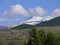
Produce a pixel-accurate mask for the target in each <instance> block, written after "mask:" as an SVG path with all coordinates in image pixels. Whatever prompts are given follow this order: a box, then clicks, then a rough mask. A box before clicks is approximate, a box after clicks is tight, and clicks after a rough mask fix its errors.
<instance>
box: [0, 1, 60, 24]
mask: <svg viewBox="0 0 60 45" xmlns="http://www.w3.org/2000/svg"><path fill="white" fill-rule="evenodd" d="M31 16H40V17H42V18H45V19H46V17H47V19H48V18H49V19H50V18H52V17H56V16H60V0H0V25H11V24H16V23H20V22H22V21H25V20H26V19H28V18H29V17H31Z"/></svg>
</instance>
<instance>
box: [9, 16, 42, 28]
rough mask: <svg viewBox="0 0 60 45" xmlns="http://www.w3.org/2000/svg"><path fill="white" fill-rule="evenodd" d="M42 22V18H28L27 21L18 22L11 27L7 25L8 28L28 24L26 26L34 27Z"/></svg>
mask: <svg viewBox="0 0 60 45" xmlns="http://www.w3.org/2000/svg"><path fill="white" fill-rule="evenodd" d="M41 21H42V18H41V17H39V16H34V17H30V18H28V19H27V20H25V21H23V22H20V23H18V24H13V25H9V27H10V28H12V27H15V26H18V25H21V24H28V25H36V24H39V23H40V22H41Z"/></svg>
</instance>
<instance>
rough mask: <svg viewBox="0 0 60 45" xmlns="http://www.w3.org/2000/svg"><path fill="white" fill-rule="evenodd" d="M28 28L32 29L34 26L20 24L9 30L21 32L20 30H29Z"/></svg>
mask: <svg viewBox="0 0 60 45" xmlns="http://www.w3.org/2000/svg"><path fill="white" fill-rule="evenodd" d="M29 28H34V26H32V25H28V24H21V25H18V26H15V27H13V28H11V29H15V30H21V29H29Z"/></svg>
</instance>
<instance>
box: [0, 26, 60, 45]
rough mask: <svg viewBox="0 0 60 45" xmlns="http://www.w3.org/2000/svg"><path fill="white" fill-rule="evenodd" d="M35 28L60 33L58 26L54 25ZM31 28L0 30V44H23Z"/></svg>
mask: <svg viewBox="0 0 60 45" xmlns="http://www.w3.org/2000/svg"><path fill="white" fill-rule="evenodd" d="M36 28H37V30H45V31H46V32H50V31H51V32H52V31H53V32H55V33H56V34H60V26H56V27H36ZM30 30H31V29H24V30H0V45H24V44H25V43H26V42H27V40H28V33H29V31H30Z"/></svg>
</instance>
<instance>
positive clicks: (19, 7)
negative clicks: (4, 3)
mask: <svg viewBox="0 0 60 45" xmlns="http://www.w3.org/2000/svg"><path fill="white" fill-rule="evenodd" d="M11 12H12V13H13V14H21V15H25V16H26V15H28V11H27V10H26V9H25V8H24V7H23V6H22V5H19V4H16V5H13V6H12V7H11Z"/></svg>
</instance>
